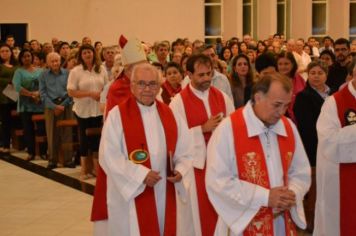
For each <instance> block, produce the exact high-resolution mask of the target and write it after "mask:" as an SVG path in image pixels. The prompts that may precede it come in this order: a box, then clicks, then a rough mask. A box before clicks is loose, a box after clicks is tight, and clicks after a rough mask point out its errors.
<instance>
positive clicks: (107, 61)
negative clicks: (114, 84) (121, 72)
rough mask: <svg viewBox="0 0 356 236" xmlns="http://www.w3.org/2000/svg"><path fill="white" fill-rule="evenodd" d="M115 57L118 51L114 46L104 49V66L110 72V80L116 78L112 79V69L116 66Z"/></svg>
mask: <svg viewBox="0 0 356 236" xmlns="http://www.w3.org/2000/svg"><path fill="white" fill-rule="evenodd" d="M115 55H116V50H115V47H114V46H111V47H104V48H103V57H104V62H103V65H104V67H105V69H106V71H107V72H108V77H109V80H112V79H114V78H111V77H112V76H111V74H112V73H111V68H112V67H113V66H114V62H115Z"/></svg>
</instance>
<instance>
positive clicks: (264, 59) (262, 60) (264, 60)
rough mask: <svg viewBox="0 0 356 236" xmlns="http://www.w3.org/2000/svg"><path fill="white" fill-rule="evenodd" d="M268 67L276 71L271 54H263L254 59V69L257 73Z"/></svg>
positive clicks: (275, 64) (274, 61) (274, 60)
mask: <svg viewBox="0 0 356 236" xmlns="http://www.w3.org/2000/svg"><path fill="white" fill-rule="evenodd" d="M270 66H273V67H274V68H275V69H276V70H277V62H276V59H275V58H274V54H273V53H269V52H265V53H262V54H261V55H259V56H258V57H257V58H256V61H255V68H256V71H257V72H258V73H260V72H261V71H262V70H264V69H266V68H268V67H270Z"/></svg>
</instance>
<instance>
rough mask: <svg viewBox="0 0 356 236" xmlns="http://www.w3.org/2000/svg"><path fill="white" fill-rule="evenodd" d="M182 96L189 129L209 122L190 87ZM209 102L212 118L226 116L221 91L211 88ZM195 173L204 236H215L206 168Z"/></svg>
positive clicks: (201, 103) (208, 135) (214, 221)
mask: <svg viewBox="0 0 356 236" xmlns="http://www.w3.org/2000/svg"><path fill="white" fill-rule="evenodd" d="M180 95H181V97H182V100H183V105H184V110H185V114H186V116H187V123H188V127H189V128H192V127H195V126H199V125H202V124H204V123H205V122H206V121H207V120H208V114H207V113H206V110H205V106H204V103H203V101H202V100H200V99H199V98H198V97H197V96H196V95H195V94H194V93H193V92H192V91H191V89H190V87H189V85H188V86H186V87H185V88H184V89H183V90H182V91H181V93H180ZM208 100H209V106H210V110H211V115H212V116H214V115H217V114H219V113H220V112H223V113H224V116H226V106H225V100H224V96H223V94H222V93H221V92H220V91H219V90H217V89H216V88H214V87H210V91H209V98H208ZM210 136H211V132H209V133H204V138H205V142H206V144H207V143H208V141H209V139H210ZM194 173H195V182H196V188H197V194H198V199H199V200H198V204H199V215H200V224H201V231H202V235H204V236H210V235H213V234H214V231H215V226H216V222H217V219H218V216H217V213H216V212H215V210H214V208H213V206H212V205H211V203H210V201H209V199H208V195H207V193H206V189H205V167H204V169H202V170H200V169H197V168H194Z"/></svg>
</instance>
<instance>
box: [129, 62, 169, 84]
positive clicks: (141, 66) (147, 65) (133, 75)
mask: <svg viewBox="0 0 356 236" xmlns="http://www.w3.org/2000/svg"><path fill="white" fill-rule="evenodd" d="M138 70H148V71H151V72H153V73H154V75H155V77H156V79H157V81H158V82H159V83H160V84H161V83H162V75H161V74H160V73H159V71H158V69H157V68H156V67H154V66H153V65H151V64H150V63H148V62H141V63H138V64H136V65H134V67H133V69H132V73H131V77H130V80H131V82H132V81H133V80H134V79H135V78H136V73H137V71H138Z"/></svg>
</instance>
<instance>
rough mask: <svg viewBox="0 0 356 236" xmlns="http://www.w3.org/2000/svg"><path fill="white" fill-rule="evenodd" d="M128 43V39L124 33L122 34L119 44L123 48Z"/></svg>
mask: <svg viewBox="0 0 356 236" xmlns="http://www.w3.org/2000/svg"><path fill="white" fill-rule="evenodd" d="M126 43H127V39H126V38H125V37H124V36H123V35H121V36H120V38H119V45H120V47H121V48H124V47H125V45H126Z"/></svg>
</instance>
